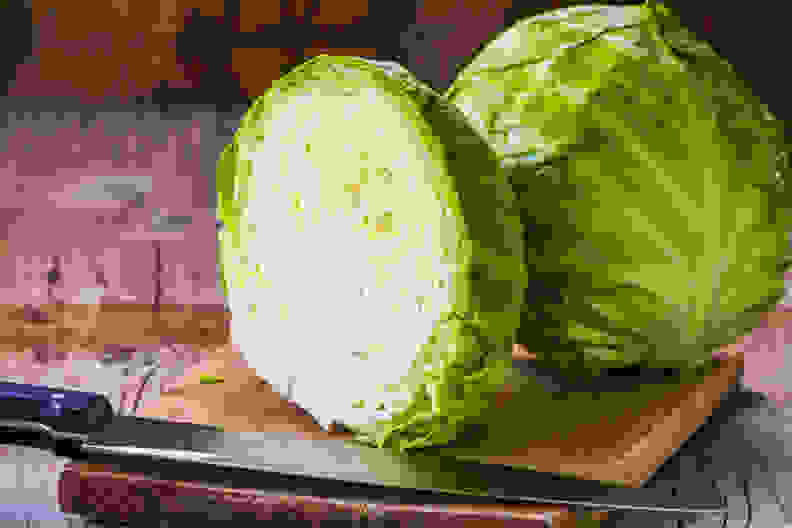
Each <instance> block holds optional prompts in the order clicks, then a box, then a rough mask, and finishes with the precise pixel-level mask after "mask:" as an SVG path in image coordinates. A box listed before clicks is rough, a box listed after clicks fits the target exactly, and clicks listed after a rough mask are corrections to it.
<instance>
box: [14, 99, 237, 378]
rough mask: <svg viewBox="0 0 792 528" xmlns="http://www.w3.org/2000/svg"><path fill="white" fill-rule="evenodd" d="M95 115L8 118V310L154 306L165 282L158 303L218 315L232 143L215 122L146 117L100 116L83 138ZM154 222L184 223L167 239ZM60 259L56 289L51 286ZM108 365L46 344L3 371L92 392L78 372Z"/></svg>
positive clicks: (182, 358) (183, 355) (188, 359)
mask: <svg viewBox="0 0 792 528" xmlns="http://www.w3.org/2000/svg"><path fill="white" fill-rule="evenodd" d="M89 111H91V107H85V108H84V109H82V110H81V111H80V113H74V114H71V115H69V114H68V113H67V114H65V115H63V114H62V115H59V116H58V115H55V114H54V113H53V114H46V113H42V114H40V115H32V114H28V115H25V114H24V113H22V112H17V113H15V114H14V113H12V114H11V115H10V117H9V123H8V126H7V128H6V129H5V130H4V136H3V137H2V138H0V238H4V239H6V240H7V244H6V246H5V251H4V252H3V253H2V254H0V303H3V304H29V305H32V306H34V307H35V306H38V305H41V304H44V303H53V302H57V301H62V302H64V303H66V304H97V303H136V304H146V305H150V304H152V303H153V302H154V300H155V296H156V293H157V289H156V287H155V286H156V284H157V280H159V284H160V286H161V289H160V293H161V295H160V298H159V302H160V303H162V304H185V305H201V306H202V307H205V308H210V309H218V310H222V309H223V298H222V294H221V292H220V290H219V289H218V287H217V275H216V272H217V268H216V231H215V212H214V209H213V206H212V204H213V193H214V184H213V181H214V180H213V179H214V172H213V171H214V166H213V163H214V160H216V154H217V153H219V152H220V149H221V148H222V145H223V144H224V143H225V141H226V138H221V137H218V126H217V116H216V115H215V114H213V113H211V112H206V111H203V113H200V112H193V113H189V112H188V113H186V114H185V115H186V117H184V116H183V117H182V118H180V119H175V118H163V117H162V116H160V115H158V114H157V113H156V112H152V111H151V110H150V109H149V110H148V114H146V115H145V116H143V118H142V119H141V118H140V116H138V115H136V114H135V113H134V112H129V111H127V112H117V113H115V114H111V113H108V114H105V115H103V114H97V115H96V116H95V117H96V119H95V120H94V121H89V122H88V126H87V127H84V128H81V126H80V121H79V119H80V117H81V114H82V117H83V119H85V118H86V116H89V115H88V112H89ZM89 117H90V118H92V117H94V116H89ZM230 121H232V122H238V116H237V117H236V119H231V120H230ZM229 133H230V131H229ZM136 189H137V190H138V191H141V192H142V202H141V201H140V200H136V198H138V197H139V196H141V195H136V194H135V190H136ZM139 206H142V207H139ZM158 217H168V218H171V219H173V218H174V217H175V218H176V220H179V219H181V220H182V222H181V224H179V223H178V222H177V223H176V224H174V225H172V226H171V227H169V228H168V229H164V230H163V229H161V228H158V224H157V223H156V218H158ZM187 219H189V222H184V220H187ZM155 244H158V245H159V252H160V261H161V264H162V267H161V270H160V271H158V270H157V267H156V266H155V263H156V260H155ZM56 260H59V261H60V272H61V275H60V280H59V281H58V282H57V283H56V284H55V285H52V286H50V285H49V284H48V282H47V272H48V270H49V269H50V267H51V265H52V264H53V262H55V261H56ZM119 345H130V346H132V347H133V348H134V350H135V353H139V352H143V351H145V350H148V351H149V352H154V353H155V355H159V356H160V359H161V360H162V361H163V362H164V363H165V364H169V365H171V366H173V365H176V364H177V363H178V364H186V365H188V366H189V365H190V364H192V363H195V362H196V361H200V359H201V356H200V354H198V353H197V352H196V351H195V350H193V348H192V347H189V346H177V347H175V348H173V349H171V348H162V349H161V350H157V347H154V349H153V350H151V349H152V347H139V346H135V344H134V343H132V344H125V343H119ZM110 352H111V353H117V352H118V350H117V347H116V349H115V352H113V351H112V350H111V351H110ZM101 355H102V352H101V351H90V352H89V351H84V350H64V347H63V346H60V345H57V344H50V345H42V346H40V347H35V348H34V350H31V351H29V352H28V353H26V354H25V355H24V357H22V358H18V357H17V358H14V357H10V358H6V359H4V360H2V361H0V375H2V376H10V377H14V376H17V377H19V376H21V377H23V378H24V379H25V380H26V381H28V382H31V383H39V382H45V381H47V380H50V381H51V382H58V383H61V382H66V383H68V384H73V385H86V384H87V386H91V383H92V381H91V380H86V379H85V374H84V373H81V372H82V371H81V370H80V369H83V370H84V366H80V365H78V364H79V363H80V360H86V361H90V362H91V363H94V362H95V359H97V356H101ZM133 355H134V353H133ZM36 356H38V359H39V360H40V361H38V362H37V361H35V357H36ZM85 368H87V367H85ZM89 371H90V369H89ZM87 372H88V371H87ZM52 376H55V378H53V377H52ZM64 376H65V377H64ZM61 378H63V380H61ZM58 380H61V381H58Z"/></svg>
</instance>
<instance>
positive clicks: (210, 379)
mask: <svg viewBox="0 0 792 528" xmlns="http://www.w3.org/2000/svg"><path fill="white" fill-rule="evenodd" d="M199 381H200V383H201V384H202V385H211V384H214V383H223V381H225V380H224V379H223V378H221V377H218V376H203V375H202V376H201V377H200V379H199Z"/></svg>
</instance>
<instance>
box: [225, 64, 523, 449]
mask: <svg viewBox="0 0 792 528" xmlns="http://www.w3.org/2000/svg"><path fill="white" fill-rule="evenodd" d="M217 179H218V182H217V185H218V195H219V200H218V204H219V216H220V219H221V220H222V221H223V223H224V225H225V230H224V231H223V232H222V233H221V234H220V252H219V253H220V264H221V269H222V273H223V275H224V281H225V286H226V291H227V294H228V301H229V304H230V307H231V309H232V310H233V319H232V329H231V331H232V333H233V335H234V341H235V343H238V344H239V345H240V347H241V349H242V351H243V353H244V354H245V356H246V359H247V360H248V362H249V363H250V364H251V366H253V367H254V368H255V369H256V370H257V371H258V372H259V374H260V375H261V376H262V377H265V378H266V379H267V380H268V381H269V382H270V383H272V385H273V386H274V387H276V388H277V389H278V390H279V391H280V392H281V393H282V394H288V395H289V397H290V398H291V399H293V400H295V401H297V402H299V404H300V405H301V406H302V407H303V408H305V409H306V410H308V412H310V413H312V414H313V415H314V416H315V417H317V419H318V420H319V421H320V423H325V424H327V423H329V421H330V420H332V419H338V420H340V421H342V422H343V423H344V424H345V425H346V426H347V427H348V428H349V429H351V430H354V431H355V432H356V433H357V439H358V440H359V441H361V442H366V443H371V444H375V445H378V446H381V447H382V446H388V447H392V448H394V449H397V450H403V449H408V448H412V447H422V446H428V445H443V444H445V443H448V442H450V441H451V440H453V439H454V438H455V436H456V435H457V433H458V432H459V431H460V430H461V429H462V428H463V427H465V426H466V425H468V424H471V423H475V422H479V421H482V420H484V414H485V411H486V409H487V408H488V407H489V406H490V405H491V403H492V401H493V399H494V397H495V394H496V392H497V391H498V390H500V388H501V386H502V384H503V383H504V380H505V379H506V377H507V376H509V375H510V374H511V369H510V354H511V350H512V345H513V343H514V337H515V332H516V329H517V327H518V326H519V321H520V302H521V299H522V292H523V291H524V289H525V287H526V285H527V282H526V276H525V273H524V259H523V255H522V243H521V239H522V231H521V229H522V228H521V223H520V219H519V214H518V212H517V210H516V208H515V202H514V196H513V193H512V191H511V188H510V186H509V185H508V182H507V180H506V175H505V174H504V173H502V172H501V171H500V170H498V167H497V160H496V158H495V156H494V153H493V152H492V151H491V150H490V148H489V147H488V145H487V144H486V142H485V141H484V140H483V138H481V137H480V136H479V135H478V134H476V132H475V131H474V130H473V129H472V128H471V127H470V125H469V124H468V123H467V121H466V119H465V118H464V116H463V115H462V113H461V112H459V111H458V110H457V109H456V108H454V106H453V105H451V104H449V103H448V102H447V101H445V100H444V99H443V98H442V97H441V96H439V95H438V94H436V93H435V92H433V91H432V90H431V89H430V88H428V87H426V86H425V85H423V84H421V83H419V82H418V81H417V80H416V79H415V78H413V76H412V75H410V74H409V73H408V72H407V71H406V70H405V69H404V68H402V67H400V66H399V65H397V64H394V63H382V62H375V61H369V60H365V59H360V58H356V57H328V56H319V57H316V58H314V59H312V60H310V61H308V62H306V63H304V64H303V65H301V66H299V67H298V68H296V69H295V70H293V71H291V72H290V73H289V74H287V75H286V76H285V77H283V78H282V79H280V80H279V81H277V82H276V83H274V85H273V86H272V88H271V89H270V90H269V91H268V92H267V93H266V94H265V95H263V96H262V97H260V98H259V99H257V100H256V102H255V103H254V104H253V106H252V107H251V108H250V110H249V111H248V113H247V114H246V115H245V117H244V118H243V120H242V122H241V125H240V127H239V129H238V130H237V132H236V134H235V136H234V141H233V143H232V144H231V145H229V146H228V147H227V148H226V149H225V150H224V152H223V154H222V155H221V157H220V160H219V163H218V174H217Z"/></svg>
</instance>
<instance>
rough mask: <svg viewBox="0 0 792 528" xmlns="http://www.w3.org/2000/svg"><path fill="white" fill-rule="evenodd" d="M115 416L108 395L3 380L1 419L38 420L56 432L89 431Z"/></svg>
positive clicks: (0, 403) (0, 395)
mask: <svg viewBox="0 0 792 528" xmlns="http://www.w3.org/2000/svg"><path fill="white" fill-rule="evenodd" d="M112 418H113V407H112V405H111V404H110V402H109V401H108V399H107V397H105V396H103V395H101V394H95V393H92V392H82V391H77V390H72V389H65V388H60V387H57V388H56V387H46V386H42V385H28V384H23V383H8V382H0V420H20V421H29V422H37V423H42V424H44V425H47V426H49V427H52V428H53V429H55V430H56V431H61V432H72V433H88V432H91V431H97V430H100V429H102V427H103V426H104V425H106V424H107V423H109V422H110V421H111V420H112Z"/></svg>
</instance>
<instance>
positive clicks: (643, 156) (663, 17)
mask: <svg viewBox="0 0 792 528" xmlns="http://www.w3.org/2000/svg"><path fill="white" fill-rule="evenodd" d="M445 95H446V97H447V98H448V99H449V100H451V101H452V102H453V103H454V104H456V105H457V107H458V108H460V110H462V111H463V112H464V113H465V114H466V115H467V116H468V118H469V120H470V121H471V123H472V124H473V126H474V127H475V128H476V129H477V131H478V132H479V133H480V134H482V135H483V136H484V137H486V138H487V139H488V141H489V142H490V145H492V147H493V148H494V150H495V151H496V153H497V154H498V156H499V158H500V160H501V165H502V167H503V168H504V169H505V170H507V171H508V172H509V174H510V178H511V181H512V184H513V185H514V187H515V191H516V192H517V194H518V196H519V198H518V199H519V200H520V202H521V207H522V211H523V212H522V218H523V223H524V224H525V226H526V231H527V232H529V233H530V232H533V233H535V236H533V237H531V236H530V235H529V236H528V238H526V243H527V245H526V254H527V255H528V257H527V258H528V261H529V268H530V271H531V277H532V279H535V280H536V281H537V282H538V281H540V280H542V277H544V278H545V280H546V281H547V282H549V283H550V284H553V285H554V286H555V288H556V290H557V292H558V300H555V301H551V302H547V301H546V299H540V300H537V299H532V298H531V296H530V294H529V295H527V297H526V309H525V315H524V317H523V323H522V325H521V326H522V328H521V330H520V334H521V336H524V337H523V339H524V340H525V339H528V340H529V341H527V342H528V344H529V345H531V346H532V347H533V346H534V345H535V346H536V347H537V348H538V349H537V350H535V352H536V353H537V354H539V355H540V358H541V359H542V360H544V359H547V358H554V359H555V360H560V359H561V358H563V360H564V361H573V362H574V361H578V362H584V363H587V364H589V365H590V366H594V367H596V368H598V366H599V364H600V363H603V364H605V365H607V364H608V363H613V362H616V363H633V362H639V361H646V362H651V363H654V364H659V363H661V362H665V363H669V366H670V365H671V364H673V365H679V366H685V365H690V364H699V363H702V362H703V363H706V362H708V361H709V358H710V357H711V352H712V350H713V349H714V348H717V347H719V346H722V345H724V344H727V343H729V342H734V341H735V340H736V338H737V337H738V336H739V335H740V333H742V332H744V331H746V329H750V328H754V327H756V326H757V325H758V324H759V323H760V319H759V317H760V313H761V312H762V311H766V310H771V309H772V307H773V305H774V304H775V303H776V302H777V301H778V300H779V299H780V298H781V297H782V296H783V294H784V280H783V272H782V270H784V269H787V266H788V263H787V261H786V258H787V256H788V250H787V246H788V242H787V233H788V231H789V228H790V224H791V222H790V218H791V217H790V214H791V210H790V206H791V205H792V200H790V198H792V197H790V195H789V190H788V185H785V179H786V177H788V174H789V167H788V165H789V164H788V155H787V154H788V152H789V143H788V142H787V141H786V139H785V138H784V134H783V128H782V126H781V124H780V123H779V122H778V121H777V120H775V119H774V117H773V116H772V115H770V113H769V111H768V110H767V109H766V107H765V106H764V105H762V104H761V102H760V101H759V100H758V99H757V98H756V97H755V96H754V95H753V94H752V93H751V91H750V89H749V88H748V87H747V86H746V85H745V83H744V82H742V80H741V79H739V78H738V77H737V75H736V74H735V73H734V71H733V69H732V68H731V66H730V65H729V64H728V63H727V62H725V61H723V60H722V59H720V58H719V57H718V56H717V54H716V53H715V52H714V51H713V50H712V49H711V48H710V47H709V46H708V45H706V43H703V42H700V41H698V40H696V39H695V38H694V37H693V35H692V34H691V33H690V32H688V31H687V30H685V29H684V28H683V27H682V25H681V23H680V21H679V19H678V18H677V17H676V16H675V15H674V14H673V13H672V12H671V11H670V10H669V9H668V8H666V7H665V6H663V5H662V4H659V3H657V2H647V3H645V4H644V5H641V6H637V5H636V6H610V7H605V6H578V7H576V8H571V9H562V10H556V11H552V12H549V13H546V14H544V15H541V16H538V17H532V18H528V19H525V20H522V21H520V22H518V23H517V24H515V25H514V26H512V27H511V28H509V29H508V30H507V31H505V32H504V33H502V34H501V35H499V36H498V37H497V38H495V39H494V40H493V41H491V42H490V43H489V44H488V45H487V46H485V47H484V48H483V49H482V50H481V52H480V53H479V54H478V55H477V56H476V57H475V58H474V59H473V60H472V61H471V63H470V64H469V65H468V66H467V67H466V68H464V69H463V70H462V72H461V73H460V74H459V76H458V77H457V79H456V80H455V81H454V83H453V84H452V86H451V87H450V88H449V90H448V91H447V92H446V94H445ZM515 140H516V141H515ZM546 226H552V227H546Z"/></svg>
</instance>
